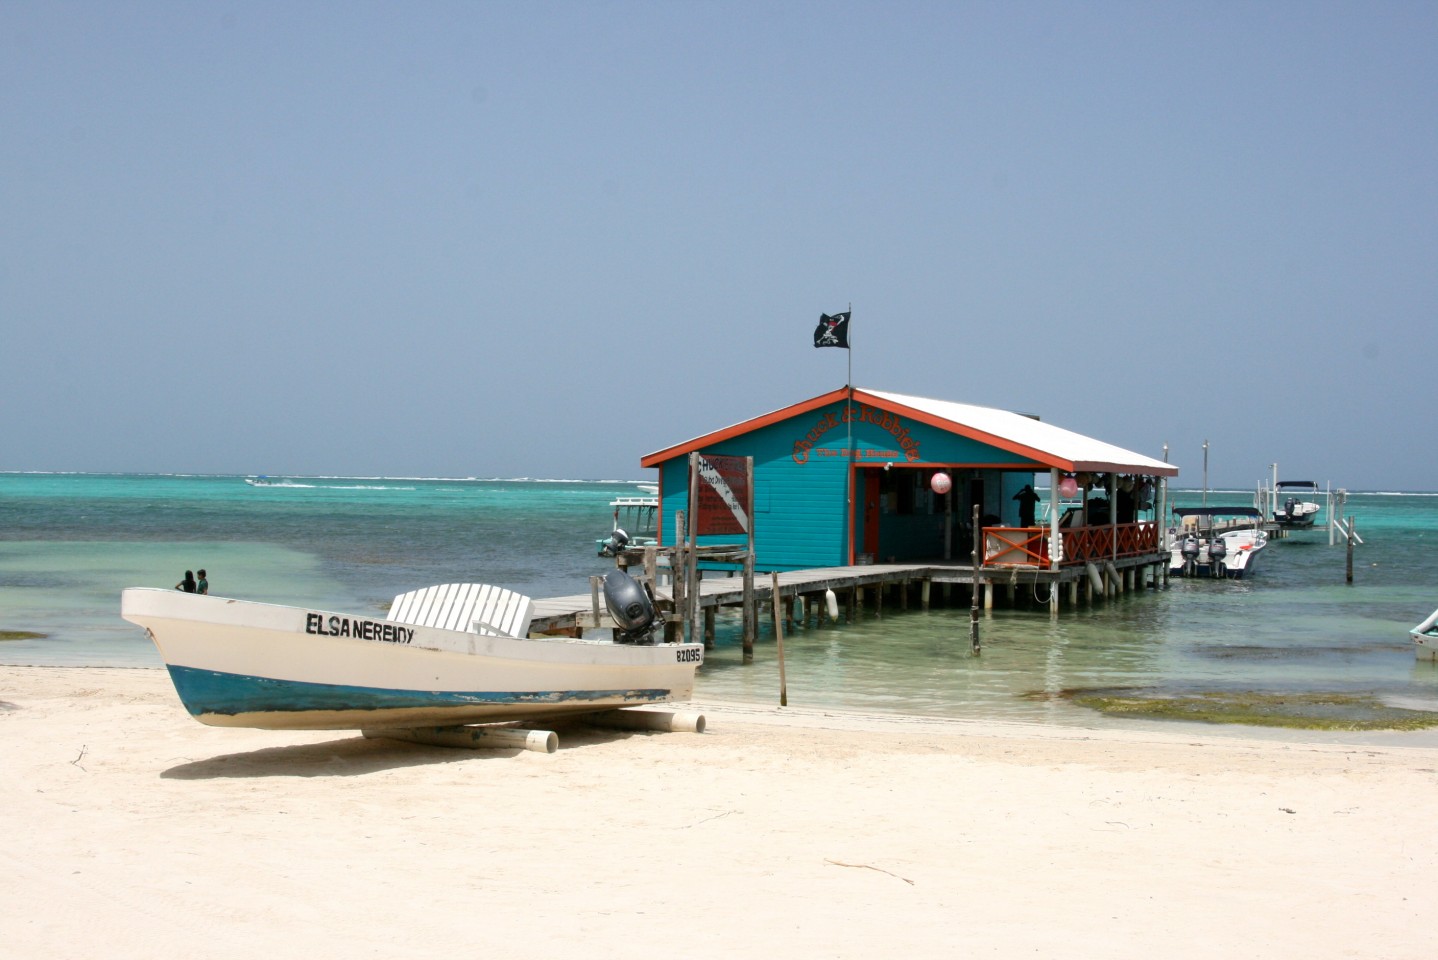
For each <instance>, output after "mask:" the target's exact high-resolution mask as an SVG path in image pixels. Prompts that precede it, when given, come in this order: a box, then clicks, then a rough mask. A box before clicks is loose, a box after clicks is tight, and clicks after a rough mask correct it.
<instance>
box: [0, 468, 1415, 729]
mask: <svg viewBox="0 0 1438 960" xmlns="http://www.w3.org/2000/svg"><path fill="white" fill-rule="evenodd" d="M637 493H639V490H638V489H637V488H636V486H635V484H634V483H631V482H619V481H607V482H600V481H589V482H578V481H540V480H480V479H349V478H314V479H291V480H280V481H277V482H276V483H274V484H273V485H270V486H265V487H255V486H250V485H248V484H246V483H244V482H243V480H242V478H240V477H211V476H131V475H95V474H13V473H12V474H0V631H29V632H34V633H39V634H43V635H44V636H43V637H41V638H38V639H23V640H9V641H0V663H7V664H43V665H105V666H153V667H158V666H160V665H161V663H160V660H159V657H158V655H157V654H156V652H155V650H154V648H153V646H152V645H151V644H150V643H149V642H148V640H147V639H146V637H145V635H144V633H143V631H141V630H140V629H139V628H138V627H135V626H133V625H131V624H129V623H126V622H125V621H123V620H121V619H120V617H119V594H120V591H121V590H122V589H123V588H125V587H128V586H161V587H169V586H173V585H174V584H175V583H176V582H178V581H179V580H180V579H181V577H182V576H183V574H184V571H185V570H187V569H189V570H197V569H199V568H201V567H203V568H206V569H207V570H208V571H209V579H210V583H211V592H212V593H215V594H218V595H222V596H232V597H241V598H245V599H255V600H264V601H267V602H275V603H286V604H296V605H314V606H319V607H323V608H327V609H337V610H353V611H355V612H367V611H372V612H378V611H379V610H381V609H382V605H383V604H385V603H387V602H388V601H389V600H390V599H391V598H392V597H393V596H394V595H395V594H397V593H400V592H403V591H405V590H410V589H413V588H416V587H420V586H427V585H429V584H432V583H444V582H451V581H479V582H487V583H495V584H498V585H501V586H505V587H509V588H511V589H515V590H519V591H521V592H524V593H528V594H530V595H532V596H535V597H548V596H562V595H570V594H577V593H584V592H586V591H587V590H588V578H589V577H590V576H591V575H593V574H601V573H604V572H605V571H606V570H608V569H611V568H612V567H611V564H612V561H606V560H604V559H602V558H600V557H598V556H596V553H595V540H596V539H598V538H600V537H602V536H604V535H605V534H606V533H607V532H608V530H609V526H610V522H611V510H610V507H609V503H610V501H611V500H613V499H614V498H616V497H618V496H633V495H635V494H637ZM1174 499H1175V501H1176V502H1177V503H1179V504H1181V505H1197V504H1198V502H1199V499H1200V494H1199V493H1197V492H1192V491H1178V492H1177V494H1176V495H1175V496H1174ZM1208 502H1209V503H1210V504H1234V505H1246V504H1248V503H1250V502H1251V494H1249V493H1244V492H1236V491H1228V492H1224V491H1219V492H1215V491H1210V492H1209V494H1208ZM1343 513H1344V514H1345V515H1351V516H1354V517H1356V518H1357V526H1358V532H1359V535H1360V536H1362V537H1363V539H1364V541H1365V543H1364V544H1363V545H1361V546H1358V547H1357V548H1356V551H1355V559H1354V582H1353V583H1352V584H1348V583H1346V582H1345V562H1346V551H1345V548H1344V546H1343V545H1342V544H1341V543H1339V544H1338V545H1334V546H1330V545H1329V543H1328V535H1327V532H1326V530H1323V529H1317V528H1315V529H1313V530H1310V531H1305V532H1300V533H1297V534H1295V535H1294V536H1292V537H1290V538H1289V539H1286V540H1281V541H1280V540H1275V541H1272V542H1271V543H1270V544H1269V546H1268V548H1267V549H1266V550H1264V552H1263V554H1262V555H1261V556H1260V557H1259V558H1258V562H1257V563H1256V565H1255V569H1254V572H1253V575H1252V577H1251V579H1247V580H1243V581H1219V582H1215V581H1188V580H1181V579H1175V580H1174V581H1172V584H1171V586H1170V587H1169V588H1168V589H1166V590H1158V591H1155V590H1146V591H1140V592H1136V593H1130V594H1128V595H1126V596H1124V597H1122V598H1120V599H1118V600H1116V601H1110V602H1107V603H1102V602H1100V603H1095V604H1093V605H1092V606H1080V607H1079V608H1076V609H1070V608H1068V607H1065V608H1064V610H1063V612H1062V614H1061V615H1060V616H1059V617H1058V618H1056V619H1055V618H1051V617H1050V616H1049V615H1048V613H1047V608H1046V607H1043V606H1039V605H1029V606H1022V605H1021V606H1020V607H1018V608H1010V607H1009V606H1008V605H1007V604H1006V602H1005V601H1003V600H1000V602H999V603H998V604H997V605H996V608H995V609H994V610H992V611H989V612H986V613H985V614H984V616H983V619H982V621H981V625H980V630H981V638H982V643H983V649H982V653H981V654H980V655H979V656H974V655H973V654H972V653H971V651H970V645H969V610H968V606H967V604H966V603H961V602H959V601H958V598H957V596H956V598H955V605H954V606H952V607H943V606H942V605H935V606H934V608H933V609H931V610H929V611H927V612H920V611H917V610H911V611H908V612H900V611H899V610H897V609H886V610H885V611H884V612H883V614H882V616H874V615H873V614H872V612H868V613H866V614H865V615H864V616H862V617H861V618H860V619H859V620H858V622H856V623H852V624H839V625H829V626H824V627H815V626H808V627H804V626H796V627H794V628H793V629H790V630H787V631H786V633H785V637H784V651H785V666H786V671H785V672H786V678H787V690H788V699H789V703H790V704H791V705H795V706H805V707H811V708H820V709H823V708H841V709H854V710H865V711H876V712H896V713H914V714H925V715H934V716H944V717H958V718H990V719H993V718H997V719H1005V720H1024V721H1037V722H1043V723H1056V724H1068V725H1096V726H1113V725H1123V724H1139V723H1141V722H1140V721H1124V720H1115V719H1112V718H1104V717H1101V716H1100V715H1099V714H1097V713H1095V712H1094V711H1092V710H1088V709H1087V708H1084V707H1081V706H1078V705H1076V704H1074V703H1073V702H1071V701H1070V700H1069V699H1068V698H1066V697H1064V696H1061V694H1062V693H1063V692H1065V691H1073V690H1082V689H1095V688H1097V689H1110V688H1120V689H1137V690H1143V691H1152V692H1154V693H1157V694H1181V693H1185V692H1199V691H1228V692H1236V693H1242V692H1247V691H1254V692H1265V693H1326V692H1344V693H1359V694H1370V695H1373V696H1376V697H1379V698H1380V699H1382V700H1383V701H1384V702H1386V703H1388V704H1390V705H1393V706H1398V707H1402V708H1406V709H1425V710H1438V669H1435V668H1434V666H1433V665H1432V664H1429V663H1419V662H1416V661H1415V658H1414V656H1413V653H1412V648H1411V642H1410V641H1409V638H1408V634H1407V630H1408V628H1409V627H1411V626H1412V625H1413V624H1415V623H1417V622H1419V621H1420V620H1421V619H1423V618H1424V617H1425V616H1426V615H1427V614H1428V613H1429V612H1431V611H1432V610H1433V609H1434V607H1435V606H1438V494H1428V493H1419V494H1404V493H1355V494H1351V495H1350V498H1349V501H1348V503H1347V505H1346V506H1345V508H1344V510H1343ZM937 595H938V589H937V588H935V598H936V599H937ZM776 653H777V647H776V644H775V642H774V637H773V634H772V630H771V629H770V628H769V625H768V623H767V622H766V624H765V631H764V633H763V635H762V637H761V638H760V641H759V643H758V645H757V649H756V656H755V659H754V661H753V662H752V663H745V662H744V661H743V658H742V655H741V650H740V646H739V636H738V629H737V623H736V622H735V621H734V620H733V619H726V618H721V619H720V625H719V636H718V643H717V649H716V650H714V651H713V652H711V653H710V654H709V655H708V657H707V660H706V663H705V665H704V667H703V668H702V669H701V671H700V674H699V678H698V683H697V688H698V689H697V695H698V696H699V697H701V698H721V699H740V700H752V701H756V702H764V703H776V702H777V700H778V691H779V677H778V669H777V662H776V659H777V658H776ZM1407 736H1408V737H1409V738H1410V740H1411V739H1412V738H1413V737H1417V736H1419V735H1407ZM1422 736H1423V737H1424V738H1427V739H1430V740H1431V739H1433V738H1432V737H1431V736H1430V735H1427V734H1425V735H1422Z"/></svg>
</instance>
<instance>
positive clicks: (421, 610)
mask: <svg viewBox="0 0 1438 960" xmlns="http://www.w3.org/2000/svg"><path fill="white" fill-rule="evenodd" d="M533 616H534V601H533V600H531V599H530V598H529V597H526V596H524V595H523V594H519V593H515V592H514V591H513V590H506V589H504V588H503V587H492V586H489V585H488V584H484V583H442V584H440V585H438V586H434V587H425V588H424V589H422V590H411V591H410V592H409V593H401V594H400V595H399V596H397V597H395V598H394V603H393V604H391V605H390V608H389V619H391V620H393V621H395V622H397V623H412V624H414V625H415V626H417V627H438V628H440V629H441V630H464V631H468V632H470V633H479V634H484V635H486V636H491V637H521V638H523V637H526V636H528V635H529V621H530V620H531V619H532V618H533Z"/></svg>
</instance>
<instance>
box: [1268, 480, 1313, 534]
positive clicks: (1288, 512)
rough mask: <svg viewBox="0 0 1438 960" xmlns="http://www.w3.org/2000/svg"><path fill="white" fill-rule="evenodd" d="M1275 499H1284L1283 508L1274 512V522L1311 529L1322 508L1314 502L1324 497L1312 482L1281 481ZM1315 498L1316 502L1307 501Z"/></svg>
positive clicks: (1276, 489)
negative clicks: (1309, 498)
mask: <svg viewBox="0 0 1438 960" xmlns="http://www.w3.org/2000/svg"><path fill="white" fill-rule="evenodd" d="M1273 489H1274V493H1275V496H1274V499H1275V500H1277V498H1279V497H1282V498H1283V506H1282V507H1281V508H1280V509H1278V510H1275V511H1274V512H1273V521H1274V522H1275V523H1277V524H1280V525H1282V526H1285V527H1311V526H1313V522H1314V521H1315V520H1317V519H1318V511H1319V510H1321V509H1322V508H1321V507H1320V506H1319V505H1318V504H1317V503H1315V502H1314V500H1317V499H1318V498H1319V497H1321V496H1322V495H1323V491H1321V490H1319V489H1318V484H1316V483H1314V482H1313V481H1312V480H1280V481H1278V484H1277V485H1276V486H1275V487H1274V488H1273ZM1305 497H1313V498H1314V500H1308V499H1305Z"/></svg>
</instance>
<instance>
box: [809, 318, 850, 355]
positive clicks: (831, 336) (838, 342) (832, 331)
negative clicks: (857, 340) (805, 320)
mask: <svg viewBox="0 0 1438 960" xmlns="http://www.w3.org/2000/svg"><path fill="white" fill-rule="evenodd" d="M814 346H816V347H843V348H844V349H845V350H847V349H849V312H848V311H847V310H846V311H844V312H843V313H836V314H834V315H833V316H832V317H831V316H829V315H828V314H827V313H821V314H819V325H818V326H817V327H815V328H814Z"/></svg>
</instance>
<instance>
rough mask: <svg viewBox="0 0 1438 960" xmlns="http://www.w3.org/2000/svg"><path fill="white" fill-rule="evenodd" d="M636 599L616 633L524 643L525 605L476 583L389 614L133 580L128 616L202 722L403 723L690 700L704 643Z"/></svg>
mask: <svg viewBox="0 0 1438 960" xmlns="http://www.w3.org/2000/svg"><path fill="white" fill-rule="evenodd" d="M616 576H618V577H624V575H623V574H615V573H611V574H610V575H609V576H608V577H607V578H606V588H605V593H606V599H609V595H610V593H611V590H610V581H611V580H613V579H614V578H616ZM624 580H625V581H627V583H620V584H619V586H620V587H621V588H628V589H629V590H631V591H634V590H638V592H639V593H641V594H642V593H643V591H642V590H639V588H638V586H637V584H636V583H635V582H634V581H632V580H629V579H628V578H627V577H624ZM621 593H622V591H621ZM635 596H637V595H632V596H621V600H624V601H626V602H625V604H624V605H623V606H622V607H621V609H620V610H617V611H616V610H615V609H614V604H612V603H611V609H610V613H611V616H613V617H614V618H615V622H616V623H617V624H618V628H616V629H615V630H614V631H613V634H612V636H613V639H608V638H606V639H603V640H594V639H578V638H570V637H552V636H543V637H532V638H531V637H528V636H527V633H528V627H529V621H530V611H531V608H532V605H531V602H530V600H529V599H528V598H527V597H522V596H520V595H519V594H515V593H513V592H512V591H508V590H502V589H500V588H496V587H490V586H485V585H481V584H445V585H441V586H437V587H428V588H425V589H423V590H415V591H412V592H410V593H406V594H401V595H400V596H398V597H396V598H395V602H394V604H393V605H392V606H391V608H390V611H389V614H388V616H386V617H384V618H378V617H374V616H369V615H364V614H358V615H357V614H346V613H335V612H331V611H327V610H318V609H311V608H307V607H290V606H281V605H277V604H269V603H257V602H254V601H248V600H234V599H228V598H225V597H217V596H201V595H198V594H188V593H183V592H180V591H177V590H163V589H153V588H138V587H137V588H131V589H127V590H125V591H123V592H122V594H121V599H120V614H121V616H122V617H124V618H125V619H126V620H129V621H130V622H132V623H136V624H139V625H140V626H142V627H144V628H145V630H146V632H147V633H148V634H149V636H150V638H151V639H152V640H153V641H154V643H155V646H156V647H157V648H158V649H159V651H160V656H161V657H162V659H163V660H164V661H165V665H166V666H167V667H168V668H169V671H170V678H171V679H172V680H173V682H174V684H175V690H176V692H177V693H178V694H179V696H180V701H181V702H182V703H183V704H184V706H185V709H186V710H188V711H189V712H190V714H191V716H193V717H194V718H195V719H196V720H198V721H200V722H201V723H206V724H211V725H213V726H222V727H258V728H262V729H274V730H348V729H365V728H381V727H383V728H406V727H421V726H449V725H462V724H469V723H485V722H496V721H509V720H532V719H536V718H541V717H555V716H562V715H565V714H577V713H590V712H596V711H602V710H610V709H615V708H620V707H631V706H636V705H640V704H651V703H663V702H669V701H682V700H687V699H689V698H690V697H691V695H692V693H693V689H694V671H695V669H696V668H697V667H698V666H699V665H700V664H701V663H702V662H703V659H704V648H703V645H702V644H696V643H662V642H654V640H655V633H654V623H653V618H652V617H651V618H650V619H649V621H648V622H644V617H642V616H640V615H639V613H640V611H639V610H638V607H642V606H645V605H646V603H647V599H646V598H639V599H638V601H637V606H636V599H635ZM649 613H651V614H652V609H651V610H650V611H649ZM659 623H662V620H659ZM622 628H633V629H622ZM605 633H606V637H608V636H609V631H605Z"/></svg>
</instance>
